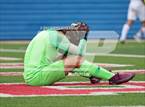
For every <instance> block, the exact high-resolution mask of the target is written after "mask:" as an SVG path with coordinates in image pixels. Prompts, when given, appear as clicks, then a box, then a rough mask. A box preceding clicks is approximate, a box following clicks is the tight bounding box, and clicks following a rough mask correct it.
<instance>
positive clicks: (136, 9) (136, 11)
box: [120, 0, 145, 43]
mask: <svg viewBox="0 0 145 107" xmlns="http://www.w3.org/2000/svg"><path fill="white" fill-rule="evenodd" d="M137 18H139V20H140V22H141V24H142V26H141V28H140V30H139V31H138V32H137V33H136V35H135V36H134V38H135V39H136V40H137V41H140V40H141V38H142V37H143V36H144V35H145V2H144V0H130V4H129V8H128V20H127V22H126V23H125V24H124V26H123V29H122V32H121V37H120V42H121V43H124V42H125V40H126V39H127V34H128V31H129V29H130V27H131V26H132V24H133V23H134V21H135V20H136V19H137Z"/></svg>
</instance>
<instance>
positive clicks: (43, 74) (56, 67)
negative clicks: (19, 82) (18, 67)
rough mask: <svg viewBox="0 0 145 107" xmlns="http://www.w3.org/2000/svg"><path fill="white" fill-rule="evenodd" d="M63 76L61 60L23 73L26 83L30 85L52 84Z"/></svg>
mask: <svg viewBox="0 0 145 107" xmlns="http://www.w3.org/2000/svg"><path fill="white" fill-rule="evenodd" d="M63 78H65V72H64V62H63V60H60V61H56V62H54V63H52V64H50V65H48V66H46V67H43V68H42V69H41V70H40V71H37V72H35V71H30V72H27V74H25V73H24V79H25V81H26V83H27V84H28V85H32V86H43V85H52V84H54V83H55V82H57V81H59V80H61V79H63Z"/></svg>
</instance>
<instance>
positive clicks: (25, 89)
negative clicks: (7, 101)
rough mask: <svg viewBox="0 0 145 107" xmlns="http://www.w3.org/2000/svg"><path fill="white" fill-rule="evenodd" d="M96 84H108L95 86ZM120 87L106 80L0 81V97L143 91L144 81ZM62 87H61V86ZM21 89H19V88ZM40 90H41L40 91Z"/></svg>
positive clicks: (92, 94) (144, 87) (109, 93)
mask: <svg viewBox="0 0 145 107" xmlns="http://www.w3.org/2000/svg"><path fill="white" fill-rule="evenodd" d="M69 86H80V87H81V86H89V87H93V88H90V89H88V88H84V89H82V88H81V89H80V88H75V89H72V88H70V87H69ZM96 86H109V87H108V88H107V87H105V88H103V87H100V88H99V87H96ZM121 86H123V88H122V87H117V88H115V87H113V86H112V85H108V82H101V83H98V84H96V85H94V84H90V83H89V82H58V83H56V84H54V85H53V86H37V87H36V86H35V87H34V86H28V85H26V84H24V83H1V84H0V97H35V96H84V95H85V96H87V95H91V96H96V95H119V94H120V93H145V81H130V82H128V83H125V84H122V85H121ZM62 87H63V88H62ZM20 89H21V90H20ZM40 90H41V91H40Z"/></svg>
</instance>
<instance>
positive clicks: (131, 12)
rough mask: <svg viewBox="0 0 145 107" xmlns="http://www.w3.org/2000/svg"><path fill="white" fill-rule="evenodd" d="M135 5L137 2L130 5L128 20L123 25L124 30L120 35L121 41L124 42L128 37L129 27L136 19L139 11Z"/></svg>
mask: <svg viewBox="0 0 145 107" xmlns="http://www.w3.org/2000/svg"><path fill="white" fill-rule="evenodd" d="M135 5H136V4H134V3H130V5H129V8H128V20H127V22H126V23H125V24H124V25H123V28H122V32H121V37H120V42H122V43H124V42H125V40H126V39H127V34H128V32H129V29H130V27H131V26H132V24H133V22H134V20H136V16H137V11H136V8H135Z"/></svg>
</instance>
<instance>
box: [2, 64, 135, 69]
mask: <svg viewBox="0 0 145 107" xmlns="http://www.w3.org/2000/svg"><path fill="white" fill-rule="evenodd" d="M94 64H95V65H98V66H101V67H108V68H110V67H111V68H112V67H126V66H133V65H125V64H108V63H94ZM23 67H24V64H23V63H0V68H1V69H21V68H23Z"/></svg>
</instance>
